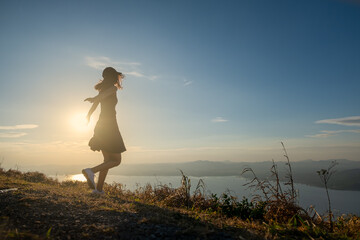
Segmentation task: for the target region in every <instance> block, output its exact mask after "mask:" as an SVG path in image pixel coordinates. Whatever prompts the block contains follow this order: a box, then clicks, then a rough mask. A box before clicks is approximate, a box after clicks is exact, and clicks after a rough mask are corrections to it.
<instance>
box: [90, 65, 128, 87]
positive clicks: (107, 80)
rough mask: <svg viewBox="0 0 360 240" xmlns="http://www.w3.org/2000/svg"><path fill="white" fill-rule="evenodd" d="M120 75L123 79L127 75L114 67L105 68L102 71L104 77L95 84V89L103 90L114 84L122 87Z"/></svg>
mask: <svg viewBox="0 0 360 240" xmlns="http://www.w3.org/2000/svg"><path fill="white" fill-rule="evenodd" d="M119 75H120V76H121V79H123V78H124V77H125V76H124V74H122V73H121V72H118V71H116V70H115V69H114V68H112V67H107V68H105V69H104V71H103V73H102V76H103V78H104V79H102V80H100V81H99V82H98V83H97V84H96V85H95V89H96V90H98V91H103V90H105V89H107V88H109V87H112V86H116V87H117V88H118V89H122V86H121V80H119Z"/></svg>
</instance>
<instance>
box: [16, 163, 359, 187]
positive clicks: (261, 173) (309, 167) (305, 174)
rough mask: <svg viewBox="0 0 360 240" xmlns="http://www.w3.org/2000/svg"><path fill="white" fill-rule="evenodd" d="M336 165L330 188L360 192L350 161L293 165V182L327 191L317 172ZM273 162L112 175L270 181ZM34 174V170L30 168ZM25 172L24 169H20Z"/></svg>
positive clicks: (148, 167) (120, 170) (165, 166)
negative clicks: (244, 170) (244, 171)
mask: <svg viewBox="0 0 360 240" xmlns="http://www.w3.org/2000/svg"><path fill="white" fill-rule="evenodd" d="M332 161H336V162H338V165H337V166H336V167H335V168H334V170H335V171H336V172H335V173H334V175H333V176H332V177H331V179H330V182H329V187H330V188H332V189H339V190H357V191H360V161H350V160H346V159H334V160H322V161H313V160H305V161H298V162H291V167H292V171H293V178H294V181H295V183H302V184H307V185H311V186H318V187H323V184H322V182H321V181H320V178H319V176H318V174H317V172H316V171H318V170H321V169H327V168H328V166H329V165H330V164H331V162H332ZM276 165H277V168H278V171H279V175H280V180H282V181H286V178H285V176H286V173H287V169H288V168H287V166H286V165H285V162H276ZM271 166H272V162H271V161H265V162H230V161H224V162H220V161H218V162H214V161H206V160H203V161H202V160H200V161H195V162H186V163H155V164H131V165H130V164H128V165H127V164H123V165H120V167H117V168H114V169H111V170H110V174H119V175H126V176H178V175H180V170H182V171H183V172H184V173H185V174H186V175H187V176H197V177H201V176H243V177H245V178H249V179H250V178H252V175H251V174H249V173H245V174H243V175H241V173H242V171H243V169H244V168H246V167H250V168H252V169H253V171H254V172H255V174H256V176H257V177H258V178H260V179H270V180H271V173H270V168H271ZM82 167H83V166H54V165H49V166H41V167H36V169H37V171H43V172H45V173H48V174H56V173H57V174H76V173H80V172H81V168H82ZM30 169H32V170H33V168H30ZM20 170H21V169H20Z"/></svg>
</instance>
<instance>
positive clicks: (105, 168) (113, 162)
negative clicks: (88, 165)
mask: <svg viewBox="0 0 360 240" xmlns="http://www.w3.org/2000/svg"><path fill="white" fill-rule="evenodd" d="M102 153H103V155H104V163H102V164H100V165H98V166H96V167H94V168H92V171H93V172H100V173H99V178H98V183H97V186H96V189H97V190H98V191H102V188H103V185H104V182H105V178H106V176H107V174H108V172H109V169H110V168H113V167H116V166H118V165H119V164H120V163H121V153H107V152H104V151H102Z"/></svg>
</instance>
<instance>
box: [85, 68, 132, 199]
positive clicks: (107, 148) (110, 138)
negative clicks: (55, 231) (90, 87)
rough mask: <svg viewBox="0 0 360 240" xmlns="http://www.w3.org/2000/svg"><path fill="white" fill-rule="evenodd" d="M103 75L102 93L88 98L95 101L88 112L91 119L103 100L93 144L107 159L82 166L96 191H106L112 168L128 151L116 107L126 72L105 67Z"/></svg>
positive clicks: (88, 117)
mask: <svg viewBox="0 0 360 240" xmlns="http://www.w3.org/2000/svg"><path fill="white" fill-rule="evenodd" d="M102 76H103V80H101V81H100V82H99V83H98V84H96V85H95V89H96V90H98V91H99V94H98V95H97V96H96V97H93V98H87V99H85V100H84V101H89V102H90V103H93V105H92V107H91V108H90V110H89V113H88V115H87V120H88V122H89V121H90V117H91V115H92V113H93V112H94V111H95V109H96V108H97V106H98V105H99V103H100V104H101V112H100V116H99V120H98V122H97V123H96V126H95V129H94V136H93V137H92V138H91V139H90V141H89V146H90V148H91V150H93V151H101V152H102V154H103V156H104V162H103V163H102V164H100V165H97V166H95V167H93V168H85V169H83V170H82V173H83V174H84V176H85V177H86V180H87V183H88V185H89V187H90V188H91V189H94V190H93V193H96V194H103V193H104V191H103V185H104V181H105V178H106V175H107V173H108V171H109V169H110V168H113V167H116V166H118V165H119V164H120V163H121V153H122V152H125V151H126V148H125V145H124V141H123V139H122V137H121V134H120V131H119V127H118V125H117V121H116V111H115V105H116V104H117V102H118V100H117V97H116V91H117V90H118V89H122V86H121V83H122V79H123V78H124V77H125V76H124V75H123V74H122V73H121V72H117V71H116V70H115V69H114V68H112V67H107V68H105V69H104V71H103V73H102ZM97 172H100V173H99V178H98V182H97V185H96V184H95V180H94V176H95V173H97Z"/></svg>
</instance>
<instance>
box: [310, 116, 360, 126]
mask: <svg viewBox="0 0 360 240" xmlns="http://www.w3.org/2000/svg"><path fill="white" fill-rule="evenodd" d="M316 123H328V124H338V125H344V126H358V127H360V116H353V117H344V118H333V119H324V120H319V121H316Z"/></svg>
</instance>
